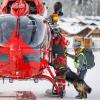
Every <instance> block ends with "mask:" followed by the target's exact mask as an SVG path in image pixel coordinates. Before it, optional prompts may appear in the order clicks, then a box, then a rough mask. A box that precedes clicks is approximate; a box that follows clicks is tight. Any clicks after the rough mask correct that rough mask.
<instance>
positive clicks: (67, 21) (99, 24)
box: [58, 16, 100, 34]
mask: <svg viewBox="0 0 100 100" xmlns="http://www.w3.org/2000/svg"><path fill="white" fill-rule="evenodd" d="M80 23H83V25H82V24H80ZM58 25H59V27H60V28H61V29H63V30H64V31H66V32H68V33H69V34H77V33H79V32H80V31H82V30H84V29H86V28H90V29H91V30H94V29H95V28H100V17H99V16H95V17H94V16H77V17H72V18H61V19H60V20H59V22H58Z"/></svg>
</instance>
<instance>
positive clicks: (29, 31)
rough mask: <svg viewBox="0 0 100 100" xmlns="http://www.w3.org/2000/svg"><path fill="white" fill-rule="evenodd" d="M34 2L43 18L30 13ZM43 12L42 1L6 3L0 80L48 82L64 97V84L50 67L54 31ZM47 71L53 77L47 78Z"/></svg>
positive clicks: (1, 22)
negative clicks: (50, 50)
mask: <svg viewBox="0 0 100 100" xmlns="http://www.w3.org/2000/svg"><path fill="white" fill-rule="evenodd" d="M33 1H34V3H35V4H37V6H36V7H37V8H38V6H39V5H40V7H39V8H38V10H37V14H40V15H37V14H30V6H29V4H28V3H29V2H33ZM10 2H11V3H10ZM9 4H10V5H11V7H10V6H9ZM40 8H41V9H40ZM9 9H10V10H9ZM9 11H10V12H9ZM43 11H44V7H43V4H42V3H41V2H40V1H39V0H17V1H15V0H7V2H6V3H5V6H4V7H3V10H2V12H3V13H5V14H1V15H0V78H3V79H5V78H8V79H9V80H10V82H12V81H13V80H26V79H34V80H38V79H41V78H43V79H47V80H49V81H50V82H51V83H52V84H53V86H54V88H55V90H56V91H57V93H58V95H59V96H61V97H63V91H62V88H61V87H63V88H64V89H65V84H63V85H62V84H61V81H60V84H58V83H56V82H55V81H54V77H55V75H54V74H53V72H52V70H51V69H50V66H49V64H48V62H49V60H50V52H49V45H50V40H51V32H50V27H49V25H48V23H45V22H44V18H43V17H42V16H41V14H43ZM8 13H9V14H8ZM44 70H47V71H48V72H49V74H50V75H44V74H43V72H44ZM63 83H65V82H63ZM59 85H60V86H59Z"/></svg>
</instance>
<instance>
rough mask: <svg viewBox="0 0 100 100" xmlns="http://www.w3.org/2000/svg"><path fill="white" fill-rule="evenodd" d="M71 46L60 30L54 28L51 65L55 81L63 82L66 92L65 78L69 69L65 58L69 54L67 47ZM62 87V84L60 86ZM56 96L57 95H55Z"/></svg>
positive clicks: (51, 44)
mask: <svg viewBox="0 0 100 100" xmlns="http://www.w3.org/2000/svg"><path fill="white" fill-rule="evenodd" d="M68 45H69V41H68V40H66V39H65V37H63V36H62V34H61V29H60V28H54V29H53V30H52V40H51V43H50V48H51V55H52V57H51V58H52V60H51V63H50V65H51V66H53V67H54V69H55V73H56V76H55V79H54V80H55V81H56V82H58V85H59V83H61V82H62V84H63V85H62V88H63V90H65V84H64V83H65V76H66V74H65V73H66V69H67V67H66V66H67V59H66V56H65V52H67V46H68ZM60 85H61V84H60ZM55 94H56V93H55Z"/></svg>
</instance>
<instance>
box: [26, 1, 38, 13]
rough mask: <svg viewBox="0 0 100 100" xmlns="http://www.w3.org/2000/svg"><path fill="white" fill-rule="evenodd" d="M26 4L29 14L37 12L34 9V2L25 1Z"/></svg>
mask: <svg viewBox="0 0 100 100" xmlns="http://www.w3.org/2000/svg"><path fill="white" fill-rule="evenodd" d="M27 4H28V5H29V7H30V13H31V14H37V10H36V5H35V3H33V2H32V1H27Z"/></svg>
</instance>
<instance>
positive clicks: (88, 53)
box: [83, 48, 95, 69]
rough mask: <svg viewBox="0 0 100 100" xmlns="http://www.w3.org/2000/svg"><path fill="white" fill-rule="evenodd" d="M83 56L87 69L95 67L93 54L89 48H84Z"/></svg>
mask: <svg viewBox="0 0 100 100" xmlns="http://www.w3.org/2000/svg"><path fill="white" fill-rule="evenodd" d="M83 54H84V56H85V57H86V65H87V69H91V68H93V67H94V66H95V62H94V54H93V51H92V49H91V48H84V49H83Z"/></svg>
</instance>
